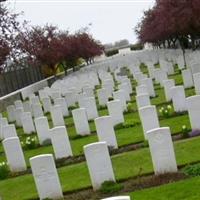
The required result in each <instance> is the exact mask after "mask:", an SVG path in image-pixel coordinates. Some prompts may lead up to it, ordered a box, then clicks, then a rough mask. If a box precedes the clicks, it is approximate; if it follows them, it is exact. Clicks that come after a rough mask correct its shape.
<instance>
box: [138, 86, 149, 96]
mask: <svg viewBox="0 0 200 200" xmlns="http://www.w3.org/2000/svg"><path fill="white" fill-rule="evenodd" d="M136 94H137V96H139V95H141V94H148V95H149V92H148V89H147V86H146V85H139V86H137V87H136Z"/></svg>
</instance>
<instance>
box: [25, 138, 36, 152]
mask: <svg viewBox="0 0 200 200" xmlns="http://www.w3.org/2000/svg"><path fill="white" fill-rule="evenodd" d="M24 147H25V148H26V149H35V148H37V147H38V140H37V137H36V136H34V137H30V136H29V137H27V138H26V141H25V143H24Z"/></svg>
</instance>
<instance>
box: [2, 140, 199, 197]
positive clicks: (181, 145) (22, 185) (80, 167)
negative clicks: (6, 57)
mask: <svg viewBox="0 0 200 200" xmlns="http://www.w3.org/2000/svg"><path fill="white" fill-rule="evenodd" d="M199 143H200V137H197V138H193V139H188V140H184V141H180V142H176V143H175V145H174V146H175V153H176V158H177V163H178V165H183V164H188V163H193V162H197V161H200V148H199ZM191 155H192V156H191ZM112 163H113V168H114V173H115V176H116V179H117V180H124V179H128V178H131V177H135V176H137V175H138V173H140V175H141V174H143V175H144V174H147V173H152V172H153V167H152V163H151V157H150V152H149V149H148V148H143V149H139V150H136V151H131V152H126V153H122V154H118V155H115V156H112ZM124 169H126V170H124ZM58 173H59V176H60V180H61V184H62V188H63V191H73V190H77V189H83V188H86V187H88V186H91V184H90V178H89V174H88V170H87V166H86V163H85V162H82V163H79V164H74V165H70V166H65V167H61V168H59V169H58ZM0 189H1V190H0V195H1V196H2V197H3V199H12V198H13V197H15V199H25V198H33V197H36V196H37V193H36V189H35V185H34V181H33V177H32V175H23V176H19V177H16V178H10V179H6V180H3V181H0ZM11 189H12V193H11V192H10V191H11Z"/></svg>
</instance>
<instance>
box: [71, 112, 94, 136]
mask: <svg viewBox="0 0 200 200" xmlns="http://www.w3.org/2000/svg"><path fill="white" fill-rule="evenodd" d="M72 116H73V120H74V125H75V128H76V133H77V134H78V135H89V134H90V127H89V123H88V119H87V114H86V110H85V108H79V109H74V110H72Z"/></svg>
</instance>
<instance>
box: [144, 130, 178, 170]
mask: <svg viewBox="0 0 200 200" xmlns="http://www.w3.org/2000/svg"><path fill="white" fill-rule="evenodd" d="M147 136H148V142H149V148H150V152H151V157H152V161H153V167H154V172H155V174H164V173H173V172H177V164H176V157H175V153H174V147H173V142H172V138H171V133H170V129H169V128H157V129H153V130H150V131H148V132H147Z"/></svg>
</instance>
